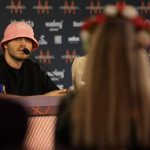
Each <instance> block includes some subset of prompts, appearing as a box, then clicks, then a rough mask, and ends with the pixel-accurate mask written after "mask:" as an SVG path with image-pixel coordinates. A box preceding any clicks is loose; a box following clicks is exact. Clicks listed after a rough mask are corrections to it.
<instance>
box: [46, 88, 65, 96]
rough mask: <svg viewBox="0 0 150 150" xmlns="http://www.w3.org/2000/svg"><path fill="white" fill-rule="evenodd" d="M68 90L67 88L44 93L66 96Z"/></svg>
mask: <svg viewBox="0 0 150 150" xmlns="http://www.w3.org/2000/svg"><path fill="white" fill-rule="evenodd" d="M67 91H68V90H67V89H61V90H55V91H51V92H48V93H45V94H44V95H47V96H64V95H66V94H67Z"/></svg>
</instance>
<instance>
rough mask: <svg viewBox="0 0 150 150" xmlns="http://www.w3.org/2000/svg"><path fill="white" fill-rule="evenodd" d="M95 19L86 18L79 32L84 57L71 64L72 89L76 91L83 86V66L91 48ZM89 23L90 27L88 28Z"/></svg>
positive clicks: (77, 58)
mask: <svg viewBox="0 0 150 150" xmlns="http://www.w3.org/2000/svg"><path fill="white" fill-rule="evenodd" d="M95 19H96V18H95V17H90V18H88V19H87V20H86V21H85V22H84V23H83V25H82V27H81V31H80V37H81V44H82V47H83V50H84V51H85V54H86V55H85V56H82V57H76V58H75V59H74V61H73V64H72V68H71V69H72V83H73V87H74V89H78V88H80V87H81V86H83V85H85V76H86V75H85V74H84V70H85V65H86V62H87V59H88V52H89V50H90V46H91V39H92V34H93V33H94V30H95V28H96V25H97V24H96V23H95V21H96V20H95ZM89 23H90V26H89Z"/></svg>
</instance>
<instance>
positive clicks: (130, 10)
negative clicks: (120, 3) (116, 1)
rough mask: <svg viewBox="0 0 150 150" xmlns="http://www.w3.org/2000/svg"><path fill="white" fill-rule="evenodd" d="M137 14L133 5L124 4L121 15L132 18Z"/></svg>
mask: <svg viewBox="0 0 150 150" xmlns="http://www.w3.org/2000/svg"><path fill="white" fill-rule="evenodd" d="M138 15H139V14H138V11H137V10H136V9H135V8H134V7H133V6H125V8H124V9H123V10H122V16H123V17H125V18H128V19H134V18H136V17H137V16H138Z"/></svg>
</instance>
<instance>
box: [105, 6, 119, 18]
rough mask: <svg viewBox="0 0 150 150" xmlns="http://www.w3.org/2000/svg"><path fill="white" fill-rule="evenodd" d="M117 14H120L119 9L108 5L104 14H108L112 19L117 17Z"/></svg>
mask: <svg viewBox="0 0 150 150" xmlns="http://www.w3.org/2000/svg"><path fill="white" fill-rule="evenodd" d="M117 13H118V9H117V8H116V6H114V5H107V6H106V7H105V9H104V14H106V15H108V16H110V17H114V16H116V15H117Z"/></svg>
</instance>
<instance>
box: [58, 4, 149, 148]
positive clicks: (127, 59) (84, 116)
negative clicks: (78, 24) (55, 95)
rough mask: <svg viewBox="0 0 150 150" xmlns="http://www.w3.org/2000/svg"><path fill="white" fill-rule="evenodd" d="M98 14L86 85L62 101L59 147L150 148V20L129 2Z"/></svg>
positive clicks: (59, 116) (106, 8) (88, 61)
mask: <svg viewBox="0 0 150 150" xmlns="http://www.w3.org/2000/svg"><path fill="white" fill-rule="evenodd" d="M96 20H97V21H96V23H97V24H98V25H97V28H96V30H95V32H94V35H93V39H92V41H91V42H92V43H91V49H90V51H89V54H88V55H89V56H88V60H87V66H86V70H85V74H86V77H85V82H86V86H84V87H83V89H80V90H79V91H78V93H77V95H76V96H73V95H71V96H68V97H67V98H66V99H64V100H63V101H62V104H61V105H60V109H59V114H58V121H57V126H56V149H62V148H65V149H78V150H79V149H82V150H83V149H92V150H93V149H96V150H99V149H100V150H129V149H132V150H138V149H140V150H142V149H150V142H149V141H150V91H149V90H150V70H149V64H148V59H147V56H146V54H145V52H144V49H145V47H147V46H149V44H150V26H149V24H148V23H147V22H145V20H143V19H142V18H141V17H140V16H139V15H138V12H137V10H136V9H135V8H134V7H132V6H125V5H117V6H113V5H109V6H106V7H105V9H104V12H103V14H102V15H100V16H96ZM143 39H144V40H143Z"/></svg>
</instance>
